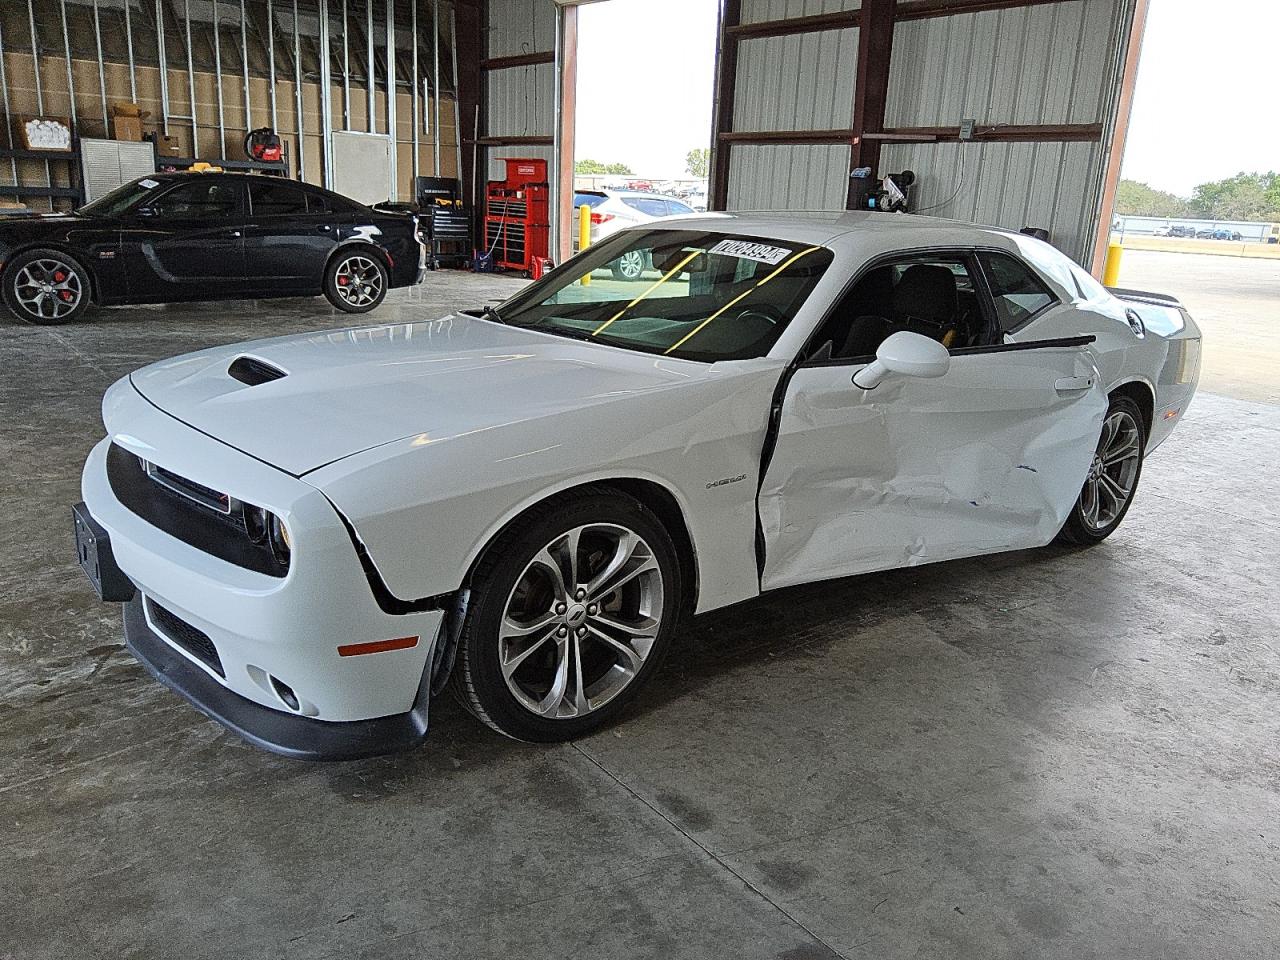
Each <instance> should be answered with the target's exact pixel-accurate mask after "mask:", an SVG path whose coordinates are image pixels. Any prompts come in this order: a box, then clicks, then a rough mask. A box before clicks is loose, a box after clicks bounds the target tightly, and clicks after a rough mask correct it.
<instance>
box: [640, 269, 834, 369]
mask: <svg viewBox="0 0 1280 960" xmlns="http://www.w3.org/2000/svg"><path fill="white" fill-rule="evenodd" d="M820 249H822V248H821V247H810V248H809V249H808V250H801V251H800V252H799V253H797V254H795V255H794V256H792V257H790V258H789V259H787V260H784V261H783V262H782V263H780V264H778V266H777V267H775V268H774V270H773V272H772V273H770V274H769V275H768V276H767V277H765V278H764V279H763V280H761V281H760V282H758V283H757V284H756V285H755V286H753V287H749V288H748V289H746V290H744V291H742V293H740V294H738V295H737V296H736V297H734V298H733V299H732V300H730V301H729V302H728V303H726V304H725V305H724V306H723V307H721V308H720V309H719V310H717V311H716V312H715V313H713V314H712V315H711V316H709V317H707V319H705V320H703V321H702V322H701V323H700V324H698V325H697V326H696V327H694V328H693V329H692V330H690V331H689V332H688V333H686V334H685V335H684V336H683V337H681V338H680V339H679V340H677V341H676V342H675V343H673V344H672V345H671V346H669V347H667V349H666V350H664V351H662V352H663V353H664V354H668V353H670V352H671V351H672V350H674V349H676V347H678V346H680V344H682V343H684V342H685V341H686V340H688V339H689V338H690V337H692V336H694V335H695V334H696V333H697V332H698V331H699V330H701V329H702V328H703V327H705V326H706V325H707V324H708V323H710V322H711V321H712V320H714V319H715V318H716V317H718V316H720V314H722V313H724V312H725V311H726V310H728V309H729V308H730V307H732V306H733V305H734V304H735V303H737V302H738V301H740V300H742V299H743V298H744V297H749V296H751V294H753V293H755V292H756V291H757V290H759V289H760V288H761V287H763V286H764V285H765V284H766V283H768V282H769V281H770V280H772V279H773V278H774V277H776V276H777V275H778V274H780V273H781V272H782V271H783V270H785V269H787V267H789V266H791V265H792V264H793V263H795V262H796V261H797V260H799V259H800V258H801V257H807V256H808V255H809V254H811V253H813V251H815V250H820Z"/></svg>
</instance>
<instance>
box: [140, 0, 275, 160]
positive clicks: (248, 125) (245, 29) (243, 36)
mask: <svg viewBox="0 0 1280 960" xmlns="http://www.w3.org/2000/svg"><path fill="white" fill-rule="evenodd" d="M128 2H129V0H125V3H126V4H127V3H128ZM247 20H248V17H247V15H246V14H245V7H244V0H240V67H241V73H242V74H243V76H244V132H245V134H246V135H247V134H248V133H249V131H250V130H252V129H253V120H252V115H251V113H250V107H249V25H248V23H247Z"/></svg>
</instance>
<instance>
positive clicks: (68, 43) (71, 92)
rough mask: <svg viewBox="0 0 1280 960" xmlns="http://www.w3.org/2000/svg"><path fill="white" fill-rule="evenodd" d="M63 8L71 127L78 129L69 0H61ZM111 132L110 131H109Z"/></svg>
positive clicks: (64, 51)
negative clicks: (68, 9)
mask: <svg viewBox="0 0 1280 960" xmlns="http://www.w3.org/2000/svg"><path fill="white" fill-rule="evenodd" d="M58 6H59V7H61V8H62V50H63V54H64V55H65V56H66V58H67V101H68V102H69V103H70V104H71V113H70V116H71V129H72V130H74V129H76V78H75V72H74V71H73V70H72V69H71V35H70V32H69V31H68V30H67V0H59V3H58ZM108 132H110V131H108Z"/></svg>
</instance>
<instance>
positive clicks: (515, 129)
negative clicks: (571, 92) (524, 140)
mask: <svg viewBox="0 0 1280 960" xmlns="http://www.w3.org/2000/svg"><path fill="white" fill-rule="evenodd" d="M487 87H488V91H489V94H488V96H489V100H488V109H489V114H488V115H489V130H488V135H489V136H491V137H519V136H549V135H550V134H551V132H552V127H553V126H554V125H555V93H556V74H555V66H554V65H553V64H550V63H538V64H532V65H530V66H527V67H508V68H507V69H505V70H491V71H490V72H489V75H488V82H487Z"/></svg>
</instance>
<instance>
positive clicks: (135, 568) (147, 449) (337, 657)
mask: <svg viewBox="0 0 1280 960" xmlns="http://www.w3.org/2000/svg"><path fill="white" fill-rule="evenodd" d="M104 415H105V419H106V421H107V427H108V431H109V432H110V434H111V436H109V437H108V438H107V439H105V440H103V441H102V442H101V443H99V445H98V446H97V447H95V448H94V450H93V452H92V453H91V454H90V455H89V459H88V461H87V462H86V463H85V468H84V473H83V477H82V485H81V491H82V495H83V497H84V500H85V504H86V506H87V509H88V511H89V513H90V514H91V515H92V519H93V521H95V522H96V524H98V525H100V526H101V528H102V531H103V533H104V535H105V536H104V539H107V538H109V543H110V553H111V556H112V560H113V561H114V564H115V565H116V566H118V567H119V570H120V571H122V573H123V575H124V576H125V577H127V578H128V581H129V582H131V583H132V584H133V585H134V586H136V587H137V590H138V592H139V593H140V594H141V597H140V598H139V602H140V603H143V604H147V603H150V604H154V605H155V606H157V607H159V608H162V609H163V610H164V611H166V612H167V613H168V614H169V615H172V616H173V617H174V618H175V619H176V621H180V622H181V623H182V624H183V629H187V628H190V629H191V630H193V631H195V632H196V633H198V634H199V635H200V636H201V637H202V638H203V642H205V643H207V644H208V645H209V646H211V647H212V648H213V649H214V650H215V651H216V657H214V656H212V655H211V656H208V657H204V658H201V657H199V656H192V655H191V650H190V649H184V648H183V646H182V645H181V644H178V643H171V642H170V641H169V640H168V638H166V637H164V636H163V631H162V632H161V635H159V638H158V639H157V640H156V641H155V642H158V643H160V644H162V645H164V646H165V648H166V649H167V657H168V658H172V657H177V658H179V660H180V661H182V665H183V667H184V668H185V669H184V670H183V671H181V672H179V673H175V672H174V671H172V670H162V671H160V673H162V674H164V676H162V677H161V679H164V677H165V676H168V677H179V676H180V677H181V678H183V679H182V680H181V682H180V683H176V685H175V683H170V681H169V680H165V682H166V683H169V684H170V686H174V687H175V689H178V690H179V692H181V693H182V694H183V695H184V696H186V697H187V698H188V699H190V700H192V701H193V702H195V703H196V704H197V706H200V707H201V709H203V710H204V711H205V712H206V713H208V714H209V715H210V716H212V717H214V718H215V719H217V720H219V721H220V722H223V723H226V724H227V725H228V726H230V727H232V729H235V730H237V732H240V733H241V734H242V735H245V736H246V738H247V739H250V740H251V741H252V742H255V743H260V745H262V746H265V747H267V748H268V749H277V750H278V752H282V753H288V754H290V755H308V754H306V753H305V751H304V752H301V753H299V752H298V750H299V749H300V748H299V747H298V746H297V744H296V743H295V742H294V741H292V740H288V739H285V740H283V741H280V745H279V746H272V739H273V736H274V734H273V733H272V731H274V730H276V729H277V726H278V725H279V724H285V726H286V727H288V728H289V729H291V730H303V729H305V730H314V729H315V727H314V726H312V725H313V724H321V725H332V726H333V727H334V728H335V729H336V730H342V729H345V730H348V731H350V730H356V729H365V728H368V729H370V730H379V729H382V728H383V727H387V728H388V729H391V730H392V731H394V730H395V729H397V728H398V727H400V726H403V725H404V724H406V723H408V724H409V725H410V727H412V726H413V725H414V724H415V723H417V722H418V721H416V720H406V719H405V718H406V717H411V716H413V715H414V714H415V712H420V713H421V725H422V730H423V732H425V723H426V719H425V718H426V712H425V711H426V703H425V701H423V700H421V698H420V696H419V694H420V692H421V684H422V680H423V677H424V674H427V673H429V670H430V666H429V665H430V663H431V658H432V654H433V652H434V648H435V644H436V642H437V639H438V637H439V634H440V630H441V626H442V624H443V621H444V619H445V612H444V611H443V610H424V611H420V612H414V613H409V614H398V613H389V612H387V611H386V610H384V609H382V608H381V607H380V606H379V604H378V602H377V599H376V598H375V596H374V594H373V591H372V589H371V587H370V584H369V581H368V579H367V577H366V576H365V572H364V569H363V567H362V566H361V563H360V559H359V556H358V555H357V553H356V550H355V547H354V545H353V544H352V542H351V537H350V534H349V533H348V532H347V528H346V526H345V525H344V523H343V521H342V518H341V517H340V516H339V515H338V513H337V512H336V510H335V509H334V507H333V505H332V504H331V503H330V502H329V500H328V498H326V497H325V496H324V495H323V494H322V493H321V492H320V491H319V490H317V489H316V488H315V487H313V486H311V485H310V484H308V483H306V482H304V481H302V480H299V479H297V478H296V477H292V476H290V475H289V474H286V473H284V472H282V471H280V470H277V469H276V468H274V467H271V466H268V465H267V464H264V463H262V462H260V461H258V460H254V459H253V458H251V457H248V456H246V455H244V454H242V453H240V452H239V451H237V450H235V449H233V448H231V447H229V446H227V445H226V444H223V443H221V442H220V441H217V440H214V439H212V438H211V437H208V436H206V435H205V434H202V433H200V432H198V431H196V430H193V429H192V428H190V427H188V426H186V425H185V424H183V423H181V422H180V421H178V420H176V419H174V418H173V417H171V416H169V415H168V414H165V413H163V412H161V411H160V410H158V409H157V408H155V407H154V406H152V405H151V404H149V403H148V402H147V401H146V400H144V399H143V398H142V396H141V395H140V394H138V393H137V391H136V390H135V389H134V388H133V386H132V384H130V383H129V382H128V380H127V379H126V380H123V381H121V382H120V383H118V384H116V385H115V386H113V387H112V388H111V390H110V391H108V394H107V397H106V399H105V401H104ZM112 443H115V444H117V445H119V446H121V447H123V448H125V449H126V450H129V451H131V452H134V453H137V454H138V455H140V456H143V457H144V458H146V459H148V460H150V461H151V462H154V463H156V464H158V465H160V466H163V467H165V468H166V469H168V470H172V471H173V472H174V473H177V474H179V475H180V476H184V477H190V478H192V479H193V480H197V481H198V482H200V483H204V484H207V485H209V486H210V487H212V488H213V489H216V490H220V491H225V492H227V493H228V494H230V495H231V496H234V497H237V498H243V499H244V500H246V501H249V502H252V503H256V504H259V505H261V506H263V507H265V508H266V509H269V510H271V512H272V513H274V514H276V516H278V517H280V518H281V519H282V520H283V521H284V522H285V524H286V526H287V527H288V529H289V531H290V533H291V536H292V538H293V541H294V549H293V556H292V562H291V564H290V567H289V570H288V573H287V574H286V575H285V576H283V577H276V576H269V575H267V574H264V573H259V572H257V571H255V570H250V569H246V568H245V567H242V566H239V565H236V564H234V563H231V562H228V561H226V560H222V559H219V558H218V557H216V556H214V555H212V554H211V553H208V552H206V551H205V550H202V549H200V548H199V547H197V546H193V545H191V544H189V543H186V542H184V541H182V540H179V539H177V538H175V537H173V536H171V535H169V534H168V533H165V532H164V531H162V530H160V529H158V528H157V527H155V526H152V525H151V524H150V523H148V522H147V521H146V520H144V519H143V518H142V517H140V516H138V515H137V514H136V513H133V512H132V511H131V510H130V509H129V508H127V507H126V506H125V505H124V504H123V503H121V501H120V500H119V499H118V498H117V496H116V494H115V491H114V490H113V488H112V486H111V482H110V479H109V477H108V473H107V468H106V457H107V451H108V449H109V448H110V445H111V444H112ZM144 614H145V609H144ZM144 620H145V616H144ZM126 622H127V621H126ZM133 633H134V634H135V635H137V633H138V628H136V627H135V628H133ZM149 633H150V634H151V636H153V637H154V636H156V634H155V631H154V630H149ZM409 637H413V638H417V639H416V641H415V642H414V643H413V644H412V645H410V646H407V647H396V648H388V649H385V650H380V651H378V652H369V653H361V654H357V655H352V653H351V651H350V649H349V647H350V645H356V646H360V645H367V644H375V645H376V644H378V643H380V642H385V641H388V640H391V639H393V638H409ZM153 645H154V644H153ZM340 647H341V648H343V649H342V650H340V649H339V648H340ZM139 649H141V646H140V647H139ZM344 650H346V653H344ZM140 659H143V660H144V662H148V665H149V667H151V668H152V672H153V673H155V672H156V669H155V668H154V667H153V666H152V664H154V663H156V662H158V658H157V657H156V656H154V655H152V656H140ZM192 671H194V673H192ZM157 675H160V674H157ZM193 678H194V680H193ZM273 678H275V681H279V682H280V683H282V684H284V685H286V686H287V688H288V689H289V690H290V691H291V692H292V693H293V694H295V695H296V700H297V703H296V704H291V703H290V700H289V698H288V697H284V696H282V695H281V694H280V692H279V689H278V688H277V687H276V685H275V682H274V681H273ZM195 680H198V681H199V683H198V684H197V685H193V683H194V681H195ZM192 690H195V691H197V693H196V694H192V693H191V692H190V691H192ZM211 690H213V691H216V692H217V696H216V697H215V696H213V695H212V694H210V693H209V692H208V691H211ZM242 701H243V702H244V703H246V704H248V705H251V706H252V707H253V710H251V711H249V712H248V713H246V712H245V710H244V709H240V708H238V709H236V710H229V709H227V708H225V706H224V705H225V704H227V703H235V704H241V702H242ZM208 704H213V706H212V707H210V706H207V705H208ZM245 716H250V717H270V718H271V722H266V721H263V722H257V721H254V722H253V723H250V722H247V721H245V720H244V719H243V717H245ZM292 721H306V723H303V724H301V725H299V724H295V723H292ZM351 724H363V725H364V726H363V727H359V728H357V727H354V726H351ZM259 729H265V730H266V733H260V732H257V731H258V730H259ZM309 736H311V737H312V738H313V739H315V735H314V734H311V735H309ZM347 736H349V734H348V735H347ZM407 737H408V734H397V735H396V736H395V737H393V739H392V741H390V742H388V743H387V744H386V745H385V747H384V748H380V749H376V750H374V749H371V748H370V749H366V747H365V746H358V747H355V748H352V749H353V750H354V751H356V752H343V751H339V752H338V753H336V754H335V755H336V756H353V755H356V753H357V752H359V753H367V752H384V750H396V749H400V748H401V746H402V745H403V744H404V743H405V742H406V738H407ZM330 739H336V740H342V739H343V735H341V734H338V733H334V734H333V735H332V737H331V738H330ZM357 739H359V738H357ZM319 740H320V742H322V743H329V742H330V741H329V739H326V738H324V737H320V738H319ZM291 744H292V745H291Z"/></svg>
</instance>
